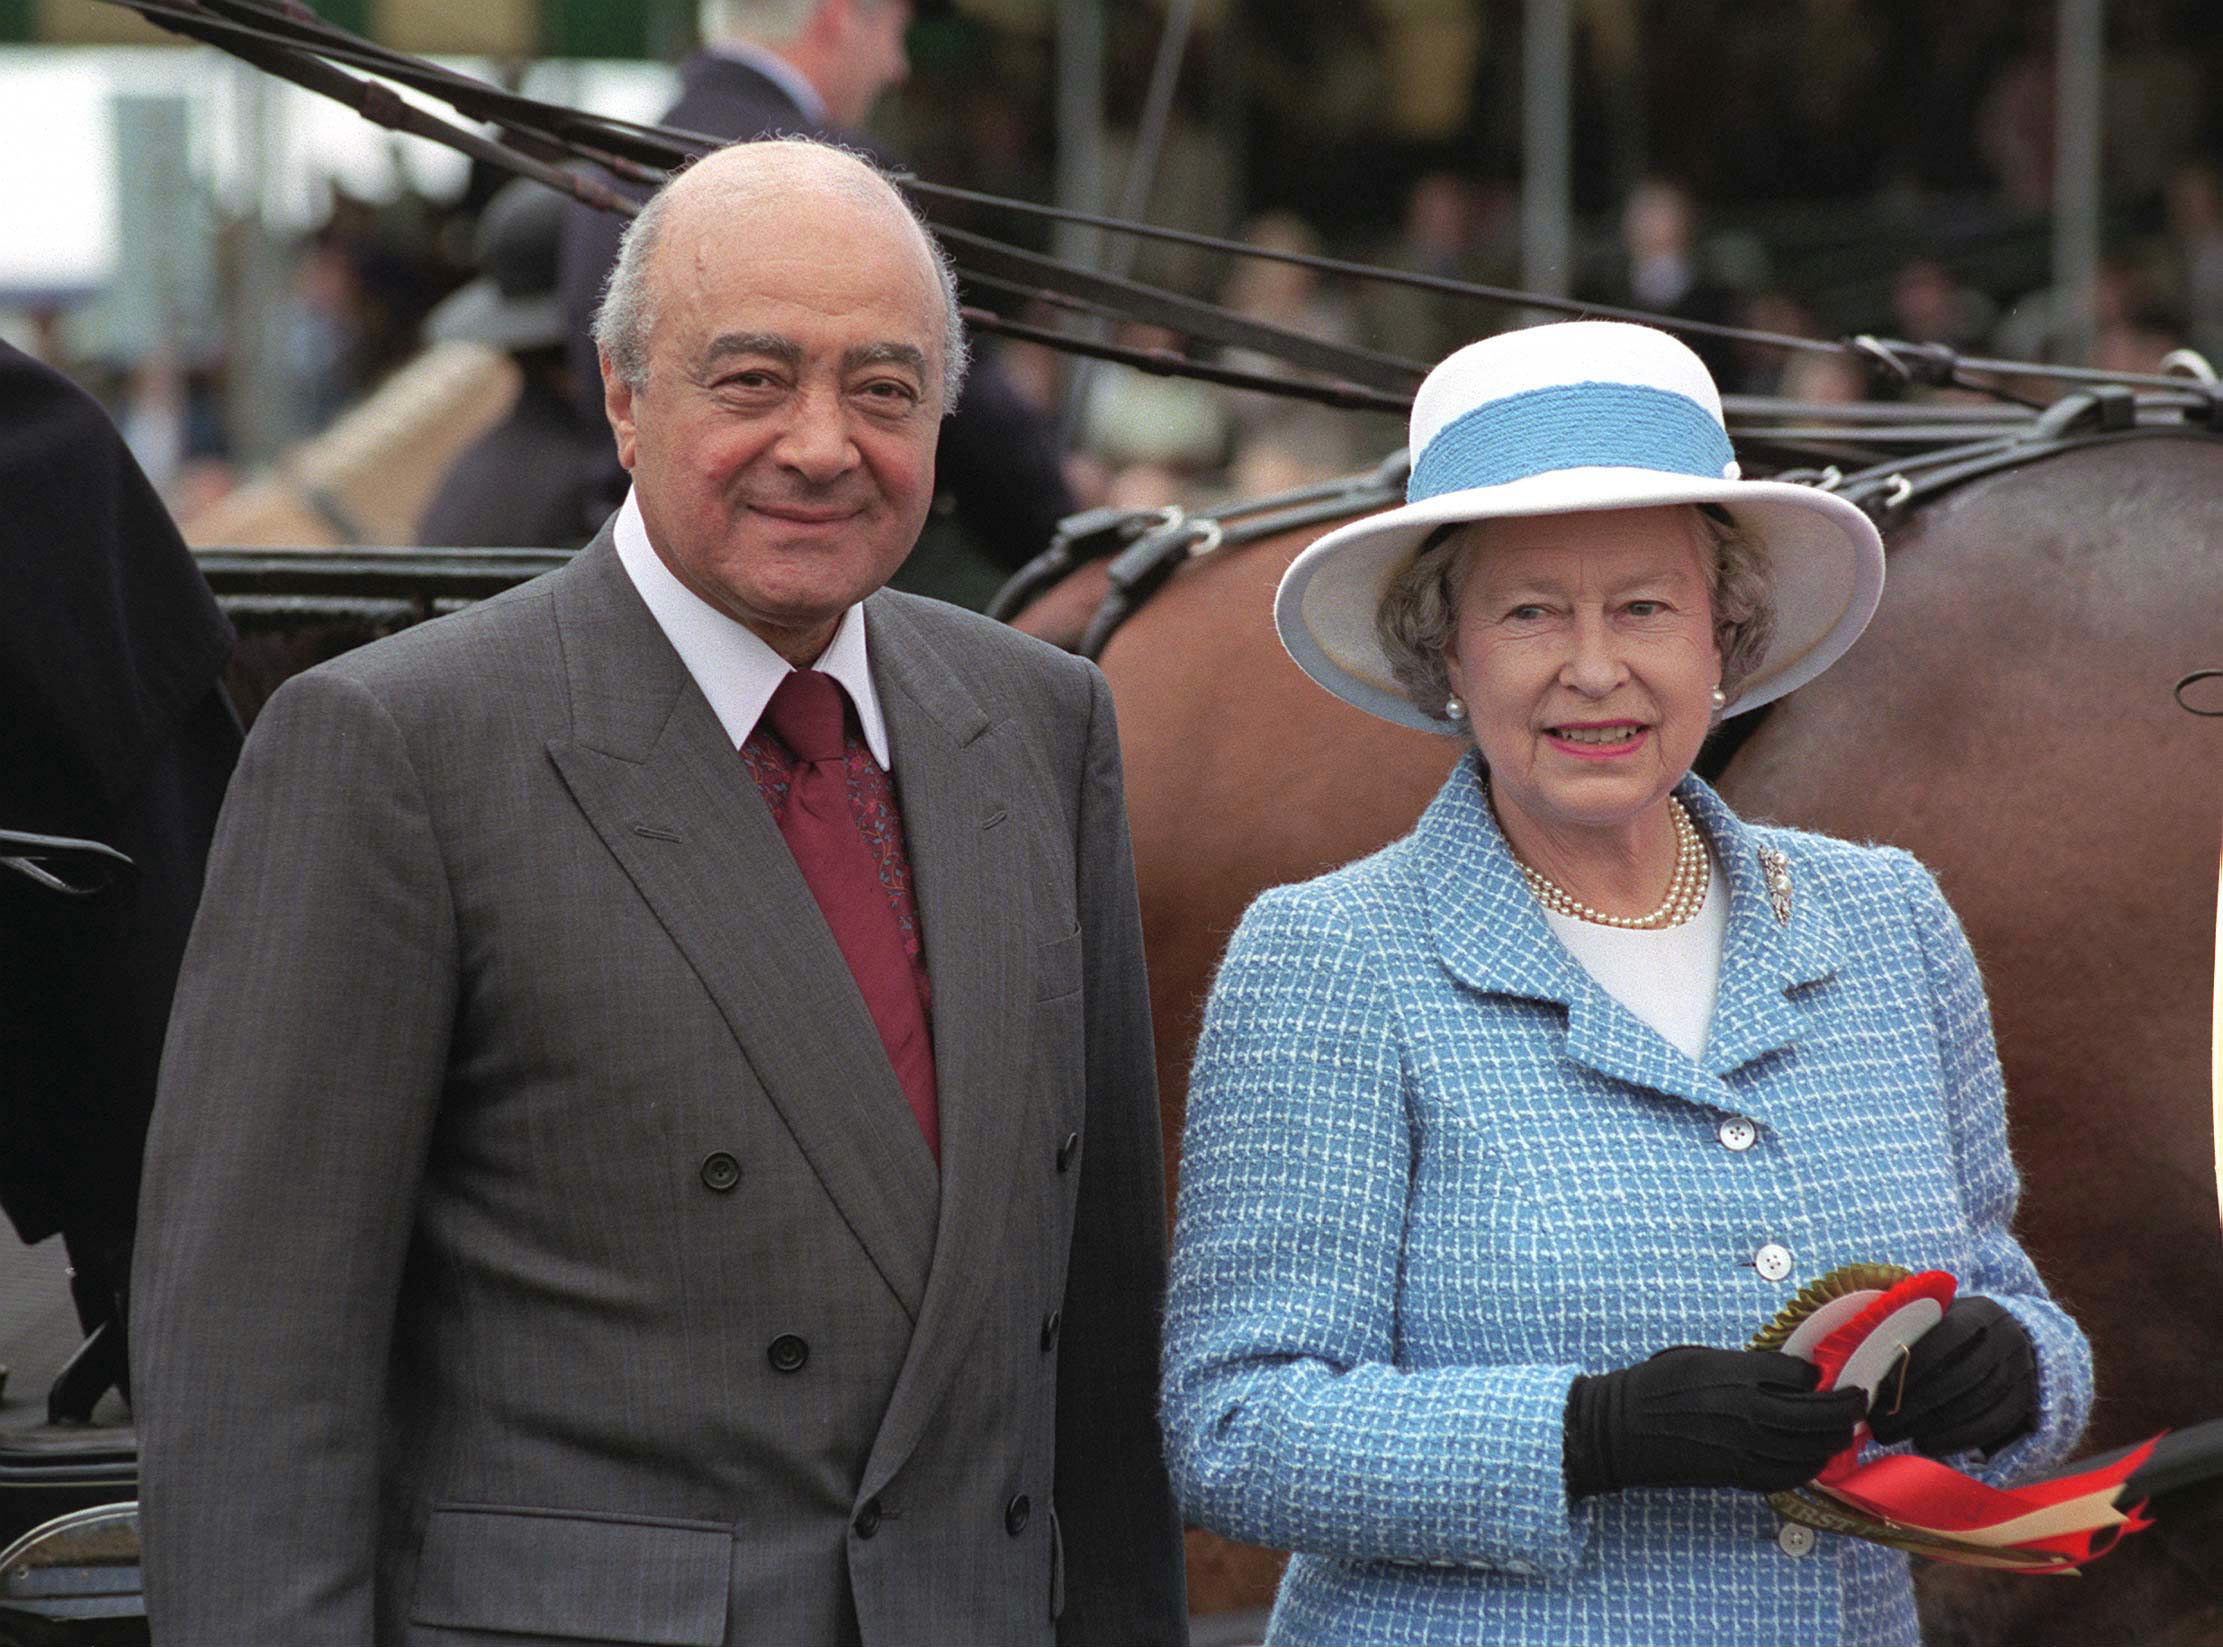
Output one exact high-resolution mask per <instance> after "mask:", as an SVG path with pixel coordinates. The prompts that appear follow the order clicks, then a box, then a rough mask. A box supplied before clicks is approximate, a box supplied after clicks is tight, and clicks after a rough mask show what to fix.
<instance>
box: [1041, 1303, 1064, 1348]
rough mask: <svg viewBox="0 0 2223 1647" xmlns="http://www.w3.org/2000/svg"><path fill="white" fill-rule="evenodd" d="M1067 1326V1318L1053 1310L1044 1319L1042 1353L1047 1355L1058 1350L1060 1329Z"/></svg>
mask: <svg viewBox="0 0 2223 1647" xmlns="http://www.w3.org/2000/svg"><path fill="white" fill-rule="evenodd" d="M1064 1325H1065V1317H1064V1316H1063V1315H1062V1314H1060V1313H1059V1312H1058V1311H1056V1310H1052V1311H1051V1312H1050V1313H1049V1314H1048V1315H1045V1316H1044V1317H1043V1318H1042V1353H1043V1354H1045V1355H1047V1354H1048V1353H1049V1352H1050V1351H1052V1350H1054V1349H1056V1348H1057V1333H1058V1328H1060V1327H1062V1326H1064Z"/></svg>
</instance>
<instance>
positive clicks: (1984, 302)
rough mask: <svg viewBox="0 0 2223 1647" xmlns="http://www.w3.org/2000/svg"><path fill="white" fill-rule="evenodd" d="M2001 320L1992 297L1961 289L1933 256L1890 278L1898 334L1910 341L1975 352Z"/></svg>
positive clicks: (1917, 260) (1904, 266)
mask: <svg viewBox="0 0 2223 1647" xmlns="http://www.w3.org/2000/svg"><path fill="white" fill-rule="evenodd" d="M1998 318H1999V311H1998V308H1997V306H1996V305H1995V304H1993V303H1992V301H1991V300H1990V299H1989V298H1987V297H1985V296H1984V294H1983V293H1981V292H1979V291H1977V290H1975V289H1974V288H1973V287H1970V286H1964V285H1962V284H1961V283H1960V282H1959V281H1958V280H1956V279H1955V278H1954V276H1953V271H1952V270H1950V269H1948V268H1946V267H1945V265H1944V264H1942V263H1940V262H1938V261H1937V260H1936V259H1934V258H1928V257H1917V258H1912V259H1910V260H1909V261H1907V262H1905V263H1902V264H1900V265H1899V269H1898V272H1897V273H1896V274H1894V275H1893V276H1892V277H1891V320H1892V326H1893V335H1895V336H1897V337H1900V338H1903V339H1905V340H1906V341H1907V342H1909V343H1942V344H1945V345H1946V346H1947V347H1948V348H1953V349H1962V350H1966V349H1973V348H1975V347H1976V346H1978V345H1979V344H1981V343H1982V342H1983V340H1984V338H1985V336H1986V335H1987V334H1988V333H1989V332H1990V331H1991V328H1992V325H1993V323H1994V322H1996V321H1997V320H1998Z"/></svg>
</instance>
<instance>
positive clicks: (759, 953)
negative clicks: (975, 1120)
mask: <svg viewBox="0 0 2223 1647" xmlns="http://www.w3.org/2000/svg"><path fill="white" fill-rule="evenodd" d="M556 576H557V579H558V580H559V581H558V582H557V584H556V585H555V588H554V598H555V611H556V621H557V625H558V629H559V632H560V634H561V637H562V644H563V653H564V667H565V672H566V675H567V678H568V685H569V690H570V695H571V716H572V735H571V736H570V737H569V738H568V739H561V738H559V739H554V740H551V741H550V743H549V746H548V753H549V758H550V759H551V760H552V761H553V762H554V763H555V765H556V768H557V770H558V771H559V772H560V773H561V774H562V777H563V780H564V782H565V784H566V785H567V786H568V787H569V788H570V791H571V794H572V797H573V798H574V800H576V801H577V803H578V805H579V808H580V810H581V811H582V812H584V813H585V814H586V816H587V818H588V820H589V821H590V822H591V823H592V824H593V826H594V829H595V831H596V833H597V834H599V835H600V836H601V838H602V840H603V842H604V844H605V845H606V846H607V847H608V848H609V850H610V852H611V854H612V855H613V856H614V857H616V858H617V860H618V862H619V863H620V864H621V865H623V867H624V869H625V872H626V874H627V875H628V876H630V877H631V879H632V881H633V884H634V886H635V887H636V888H637V889H638V890H639V892H640V894H641V896H642V898H644V899H645V900H646V901H647V902H648V904H649V906H650V908H652V909H653V910H654V911H655V912H656V916H657V919H658V920H659V921H660V922H661V923H662V925H663V927H664V929H665V931H666V932H667V933H669V934H670V936H671V939H672V942H673V944H674V945H676V946H677V947H678V949H679V951H680V953H681V954H682V955H683V956H685V958H686V960H687V962H688V964H689V965H690V966H691V967H692V968H693V969H694V972H695V974H696V976H697V977H698V978H700V979H701V981H702V984H703V987H704V988H705V989H706V990H707V991H708V992H709V994H710V997H711V999H712V1000H713V1001H714V1002H715V1003H716V1004H717V1007H718V1010H719V1012H720V1013H721V1014H723V1015H724V1017H725V1020H726V1022H727V1024H728V1025H729V1026H730V1027H731V1029H732V1030H733V1034H734V1038H735V1039H736V1040H737V1041H738V1042H739V1043H740V1050H741V1053H742V1056H743V1057H744V1058H746V1059H747V1061H748V1063H749V1065H750V1067H751V1068H752V1069H753V1070H754V1071H755V1073H756V1077H757V1080H758V1082H759V1083H760V1084H761V1085H762V1086H763V1088H764V1091H765V1094H766V1096H767V1097H768V1098H769V1099H770V1100H771V1102H772V1104H773V1106H774V1107H775V1108H776V1109H777V1110H778V1111H779V1114H780V1117H781V1119H782V1120H783V1121H784V1122H785V1123H786V1125H787V1128H788V1130H789V1131H790V1132H791V1133H792V1134H793V1135H794V1137H795V1141H796V1143H797V1144H798V1145H799V1146H800V1147H801V1149H802V1151H803V1154H804V1156H805V1157H806V1158H807V1159H808V1160H809V1162H810V1164H811V1168H812V1170H813V1171H814V1172H815V1173H816V1174H817V1175H818V1178H819V1180H820V1182H821V1183H822V1184H823V1185H824V1187H825V1191H826V1194H827V1196H828V1198H829V1199H830V1200H831V1201H832V1202H833V1204H834V1205H835V1207H836V1208H837V1209H838V1210H839V1211H840V1213H841V1215H842V1217H843V1218H844V1219H845V1220H846V1221H847V1222H848V1224H849V1227H850V1228H851V1230H853V1231H854V1232H855V1234H856V1237H857V1240H858V1242H859V1244H860V1245H862V1246H863V1248H864V1250H865V1252H866V1254H867V1255H868V1256H869V1257H870V1259H871V1261H872V1263H873V1265H874V1266H875V1267H876V1268H877V1269H878V1270H879V1272H880V1275H881V1276H882V1278H883V1279H884V1280H885V1281H886V1282H887V1285H888V1288H889V1290H890V1291H892V1292H893V1293H894V1294H895V1296H896V1297H897V1299H899V1300H900V1301H901V1303H902V1305H903V1308H904V1309H905V1311H906V1312H908V1313H909V1314H910V1315H911V1316H912V1318H913V1319H914V1321H915V1320H916V1319H917V1318H918V1315H919V1313H920V1310H921V1309H922V1307H923V1305H924V1303H925V1300H926V1293H927V1282H928V1268H929V1261H930V1257H931V1254H932V1252H933V1250H934V1241H935V1227H936V1222H937V1219H938V1216H939V1200H940V1192H939V1186H938V1183H937V1179H936V1175H935V1171H934V1163H933V1159H932V1157H931V1156H930V1155H929V1154H928V1153H927V1150H926V1144H925V1141H924V1140H923V1139H922V1138H921V1137H920V1136H919V1132H918V1127H917V1125H916V1123H915V1122H914V1121H913V1119H912V1117H911V1112H910V1108H909V1105H908V1104H907V1103H906V1101H905V1099H904V1097H903V1091H902V1088H901V1086H900V1085H899V1084H898V1083H897V1081H896V1078H895V1072H894V1071H893V1069H891V1068H890V1067H889V1064H888V1060H887V1057H886V1054H885V1053H884V1052H883V1051H882V1050H881V1046H880V1040H879V1036H878V1033H877V1032H876V1031H875V1030H874V1028H873V1025H872V1019H871V1015H870V1014H869V1013H868V1012H867V1011H866V1009H865V1005H864V1000H863V998H862V996H861V995H859V993H858V991H857V987H856V984H855V981H854V980H853V979H852V978H851V977H850V974H849V968H848V965H847V963H846V962H844V961H843V959H842V956H841V951H840V950H839V949H838V948H837V947H836V946H835V943H834V939H833V934H832V933H831V932H829V931H828V930H827V927H826V923H825V919H824V917H823V916H822V915H820V913H819V911H818V905H817V903H816V901H815V900H814V899H813V898H812V897H811V893H810V889H809V887H808V886H807V885H805V884H804V881H803V878H802V875H801V872H800V871H798V870H797V869H796V867H795V861H794V858H793V856H792V855H791V854H790V853H789V851H788V849H787V843H786V842H785V841H784V840H782V839H781V837H780V833H779V829H778V827H777V826H776V825H775V824H774V823H773V821H772V815H771V813H770V812H769V811H768V810H767V809H766V807H765V805H764V801H763V798H762V796H761V795H759V794H758V792H757V789H756V785H755V784H754V783H753V782H752V781H751V780H750V778H749V775H748V772H747V769H746V768H745V767H744V766H743V765H742V762H741V759H740V757H739V755H738V753H737V752H736V751H735V750H734V749H732V748H731V747H730V746H729V745H728V744H727V742H726V735H725V731H724V728H723V727H721V726H720V725H719V724H718V719H717V716H716V715H715V714H714V713H712V711H711V708H710V705H709V703H708V701H707V700H706V699H705V698H704V697H703V695H702V693H701V691H700V689H698V688H697V687H696V686H695V684H694V682H693V680H692V679H691V678H690V677H689V676H688V674H687V671H686V667H685V666H684V665H683V664H682V663H681V662H680V660H679V657H678V654H677V653H675V652H674V651H673V650H672V648H671V644H670V642H669V641H667V640H666V639H665V638H664V634H663V631H662V630H661V629H660V628H658V627H657V624H656V621H655V619H654V618H653V617H652V616H650V614H649V611H648V608H647V607H646V605H645V604H643V602H642V601H641V598H640V596H639V594H638V593H637V592H636V591H635V590H634V588H633V586H632V582H631V580H630V579H629V578H627V576H626V574H625V569H624V566H623V564H622V563H621V562H620V561H619V560H618V557H617V552H616V549H615V547H614V545H613V543H612V542H611V539H610V536H609V533H608V530H607V529H605V530H604V533H603V535H602V536H601V537H599V538H597V539H596V540H595V542H594V543H592V544H590V545H589V546H588V547H587V548H586V549H584V550H582V551H581V552H580V555H579V558H578V559H577V560H576V561H575V562H574V563H573V564H572V566H571V567H569V568H568V569H566V570H565V571H564V572H561V573H558V574H556ZM927 932H928V939H929V942H931V941H932V933H933V928H932V926H931V925H929V926H928V928H927ZM938 1020H939V1013H937V1027H938Z"/></svg>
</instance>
